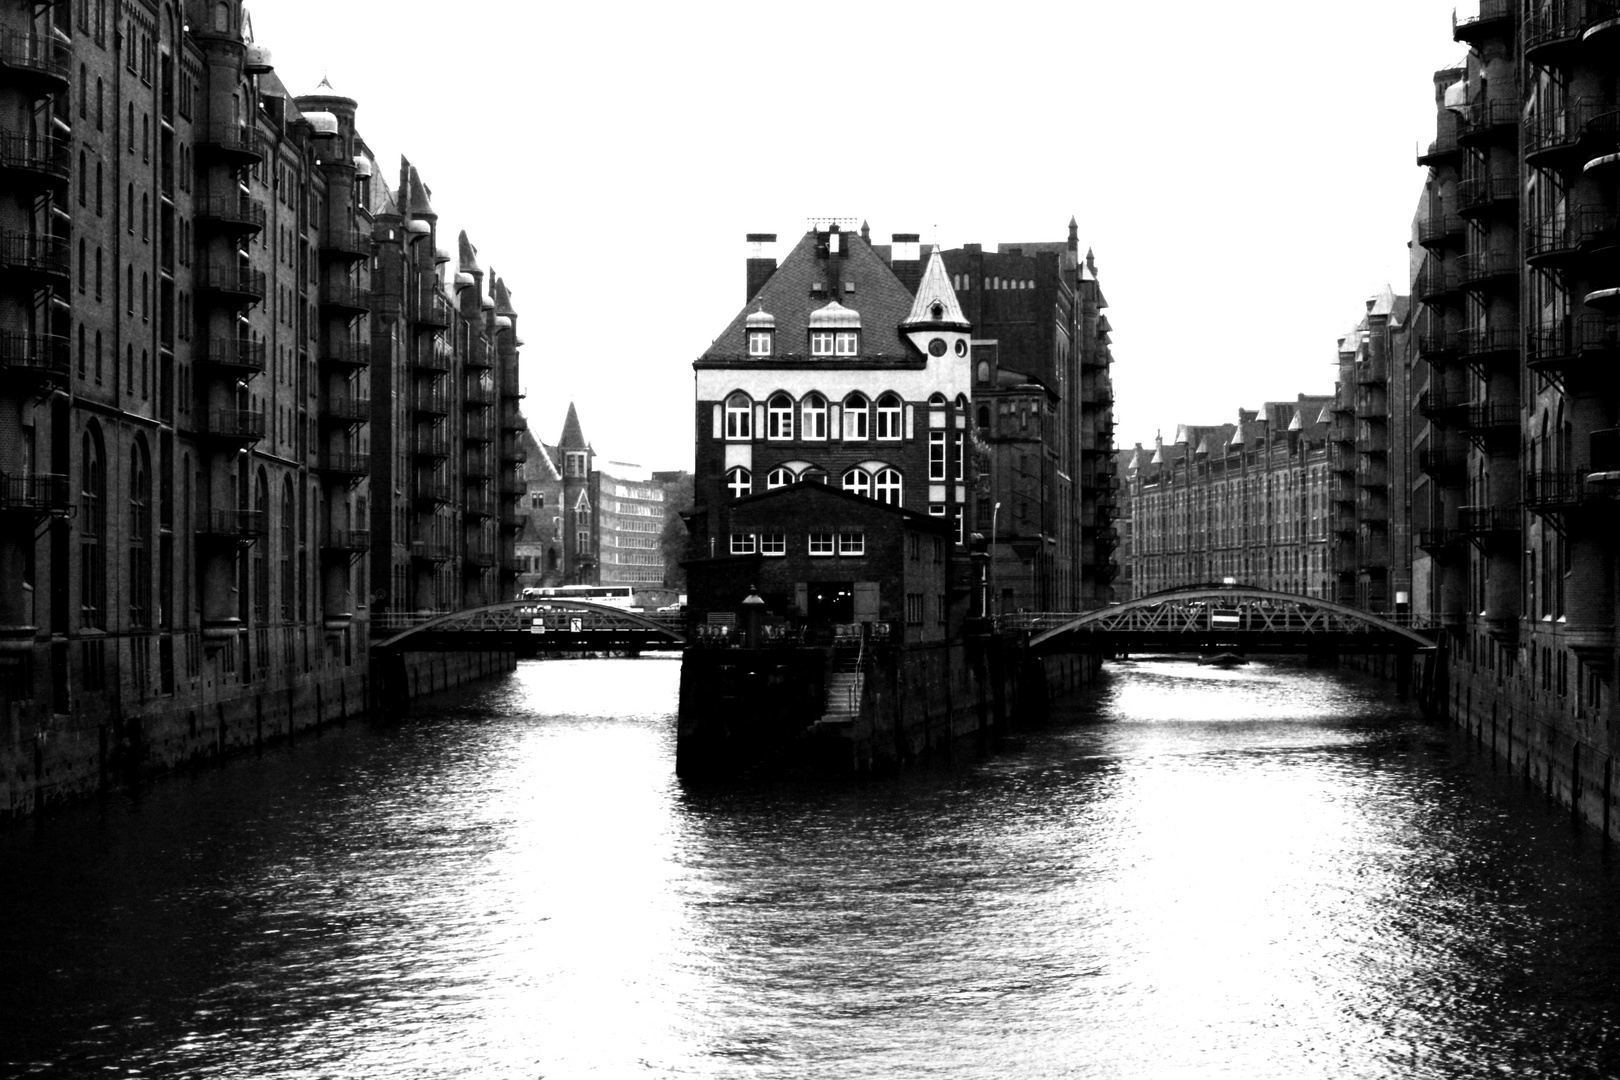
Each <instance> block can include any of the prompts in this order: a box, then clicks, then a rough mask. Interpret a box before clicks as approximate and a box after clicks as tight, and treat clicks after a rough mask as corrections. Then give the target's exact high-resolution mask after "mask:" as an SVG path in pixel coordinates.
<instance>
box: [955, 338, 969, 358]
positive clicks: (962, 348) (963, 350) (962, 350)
mask: <svg viewBox="0 0 1620 1080" xmlns="http://www.w3.org/2000/svg"><path fill="white" fill-rule="evenodd" d="M956 355H957V356H966V355H967V342H965V341H963V340H962V339H961V338H957V339H956Z"/></svg>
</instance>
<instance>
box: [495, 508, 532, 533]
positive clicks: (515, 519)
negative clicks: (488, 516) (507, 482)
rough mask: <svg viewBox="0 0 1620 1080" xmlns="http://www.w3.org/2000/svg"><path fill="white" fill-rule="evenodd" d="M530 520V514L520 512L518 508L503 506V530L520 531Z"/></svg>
mask: <svg viewBox="0 0 1620 1080" xmlns="http://www.w3.org/2000/svg"><path fill="white" fill-rule="evenodd" d="M528 522H529V515H528V514H520V513H518V512H517V511H516V510H512V509H509V508H503V509H502V510H501V531H502V532H518V531H519V530H521V529H522V528H523V526H525V525H527V524H528Z"/></svg>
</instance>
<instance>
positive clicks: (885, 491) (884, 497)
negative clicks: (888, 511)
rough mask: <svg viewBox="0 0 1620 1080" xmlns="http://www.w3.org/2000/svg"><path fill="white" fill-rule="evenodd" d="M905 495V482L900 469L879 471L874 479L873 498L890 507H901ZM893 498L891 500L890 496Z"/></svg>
mask: <svg viewBox="0 0 1620 1080" xmlns="http://www.w3.org/2000/svg"><path fill="white" fill-rule="evenodd" d="M904 494H905V481H904V479H903V478H902V477H901V475H900V470H899V469H879V470H878V471H877V473H876V474H874V475H873V477H872V498H874V499H876V500H877V501H878V502H880V503H887V504H888V505H890V506H899V505H901V500H902V498H903V497H904ZM891 495H892V496H893V498H889V497H888V496H891Z"/></svg>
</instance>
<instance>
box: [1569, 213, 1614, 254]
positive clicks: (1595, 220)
mask: <svg viewBox="0 0 1620 1080" xmlns="http://www.w3.org/2000/svg"><path fill="white" fill-rule="evenodd" d="M1575 239H1576V240H1577V241H1578V242H1579V244H1580V246H1581V250H1582V251H1585V252H1593V251H1597V250H1599V249H1603V248H1613V247H1620V213H1617V212H1615V211H1613V210H1599V209H1593V208H1590V207H1588V208H1585V209H1582V210H1580V211H1579V212H1577V213H1576V215H1575Z"/></svg>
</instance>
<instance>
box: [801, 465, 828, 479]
mask: <svg viewBox="0 0 1620 1080" xmlns="http://www.w3.org/2000/svg"><path fill="white" fill-rule="evenodd" d="M826 482H827V470H826V469H823V468H821V467H820V466H819V465H812V466H810V467H809V468H808V469H806V470H804V472H802V473H800V474H799V483H801V484H825V483H826Z"/></svg>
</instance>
